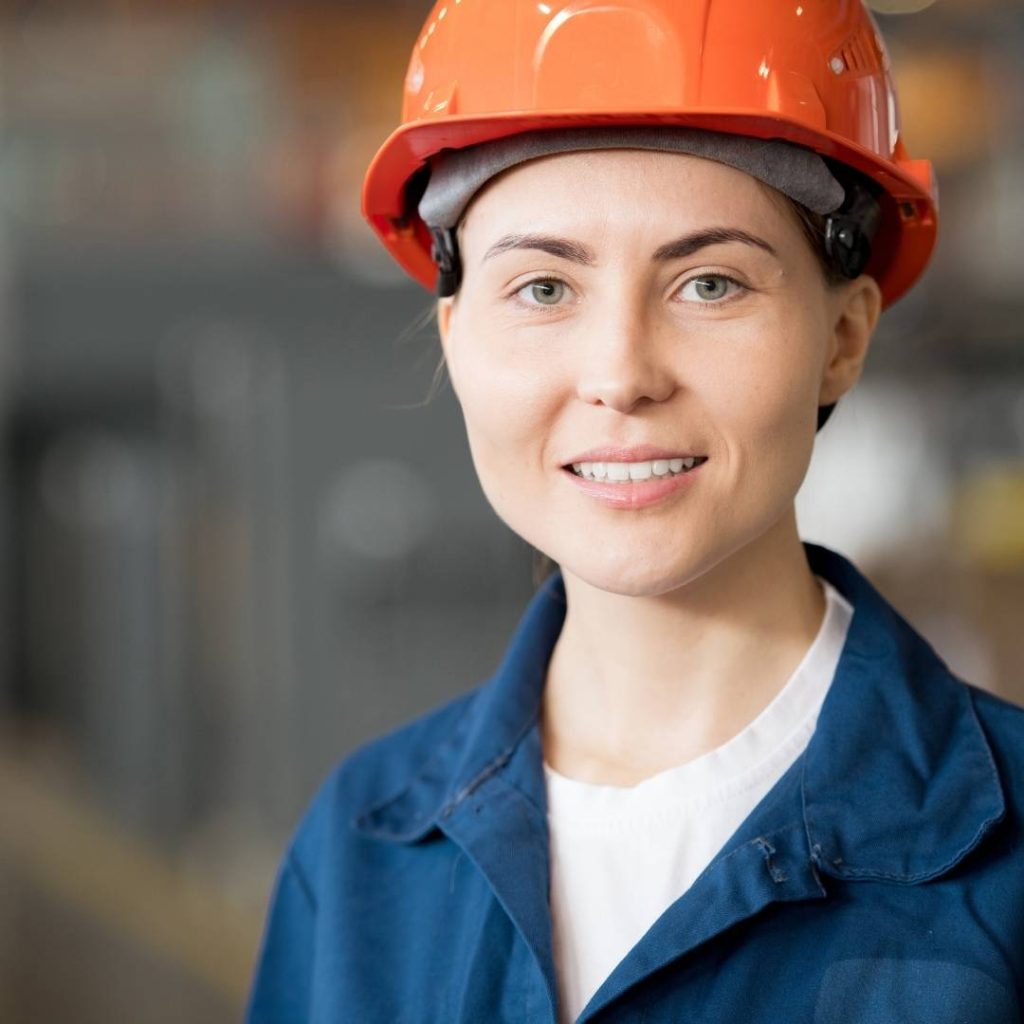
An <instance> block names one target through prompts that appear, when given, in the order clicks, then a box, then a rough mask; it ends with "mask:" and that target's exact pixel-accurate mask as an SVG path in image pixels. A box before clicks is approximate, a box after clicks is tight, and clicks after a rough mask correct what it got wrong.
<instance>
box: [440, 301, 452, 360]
mask: <svg viewBox="0 0 1024 1024" xmlns="http://www.w3.org/2000/svg"><path fill="white" fill-rule="evenodd" d="M454 307H455V298H454V296H450V297H448V298H444V299H438V300H437V332H438V334H440V336H441V351H442V352H443V353H444V358H445V361H447V359H448V345H449V339H450V338H451V333H452V313H453V312H454Z"/></svg>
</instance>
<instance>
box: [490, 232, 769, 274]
mask: <svg viewBox="0 0 1024 1024" xmlns="http://www.w3.org/2000/svg"><path fill="white" fill-rule="evenodd" d="M726 242H742V243H744V244H745V245H752V246H755V247H757V248H758V249H763V250H764V251H765V252H767V253H770V254H771V255H772V256H774V257H775V258H776V259H778V256H779V254H778V253H777V252H776V251H775V248H774V246H772V245H770V244H769V243H768V242H766V241H765V240H764V239H763V238H758V237H757V235H752V234H750V232H748V231H743V230H741V229H740V228H706V229H704V230H703V231H694V232H691V233H690V234H688V235H683V236H681V237H680V238H676V239H674V240H673V241H671V242H666V243H665V244H664V245H662V246H659V247H658V248H657V249H655V251H654V255H653V256H652V257H651V258H652V259H653V260H654V261H655V262H657V263H666V262H668V261H669V260H679V259H684V258H685V257H687V256H692V255H693V254H694V253H695V252H699V251H700V250H701V249H704V248H706V247H707V246H709V245H723V244H725V243H726ZM513 249H533V250H537V251H539V252H546V253H548V254H549V255H551V256H557V257H559V258H560V259H563V260H569V261H570V262H572V263H581V264H583V265H584V266H588V267H592V266H594V265H595V264H596V263H597V257H596V256H595V254H594V251H593V250H592V249H589V248H588V247H587V246H585V245H583V244H581V243H580V242H574V241H572V240H571V239H569V238H557V237H555V236H553V235H505V236H504V237H503V238H499V239H498V241H497V242H495V243H494V245H492V246H491V247H490V248H489V249H488V250H487V252H485V253H484V257H483V260H481V261H480V262H481V263H482V262H484V260H489V259H491V258H492V257H494V256H500V255H501V254H502V253H504V252H509V251H511V250H513Z"/></svg>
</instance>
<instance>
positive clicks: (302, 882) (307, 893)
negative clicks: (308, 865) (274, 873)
mask: <svg viewBox="0 0 1024 1024" xmlns="http://www.w3.org/2000/svg"><path fill="white" fill-rule="evenodd" d="M285 866H286V867H287V868H288V870H290V871H291V873H292V874H293V875H294V876H295V880H296V882H298V884H299V888H300V889H301V890H302V895H303V896H304V897H305V899H306V902H307V903H308V904H309V909H310V911H311V912H312V913H314V914H315V913H316V912H317V899H316V895H315V894H314V892H313V886H312V885H311V884H310V881H309V877H308V875H307V874H306V869H305V868H304V867H303V866H302V863H301V862H300V861H299V858H298V855H297V854H296V853H295V850H294V849H289V850H288V853H287V856H286V857H285Z"/></svg>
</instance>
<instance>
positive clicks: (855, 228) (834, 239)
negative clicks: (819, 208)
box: [825, 183, 882, 279]
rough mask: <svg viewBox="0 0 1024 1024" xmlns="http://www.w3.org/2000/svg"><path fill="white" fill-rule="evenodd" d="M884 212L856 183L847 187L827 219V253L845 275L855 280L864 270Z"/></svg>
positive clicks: (869, 194)
mask: <svg viewBox="0 0 1024 1024" xmlns="http://www.w3.org/2000/svg"><path fill="white" fill-rule="evenodd" d="M881 215H882V209H881V207H880V206H879V205H878V200H877V199H875V197H874V196H872V195H871V193H870V192H869V191H868V190H867V189H866V188H864V186H863V185H860V184H858V183H853V184H850V185H848V186H847V189H846V199H845V200H844V202H843V205H842V206H841V207H839V209H838V210H836V212H835V213H830V214H829V215H828V217H827V218H826V220H825V252H826V253H827V255H828V257H829V259H830V260H831V261H832V262H833V263H835V264H836V266H838V268H839V269H840V271H841V272H842V274H843V276H844V277H848V278H850V279H853V278H855V277H859V276H860V275H861V274H862V273H863V272H864V268H865V267H866V266H867V265H868V260H870V259H871V242H872V239H874V237H875V232H876V231H877V230H878V222H879V220H880V219H881Z"/></svg>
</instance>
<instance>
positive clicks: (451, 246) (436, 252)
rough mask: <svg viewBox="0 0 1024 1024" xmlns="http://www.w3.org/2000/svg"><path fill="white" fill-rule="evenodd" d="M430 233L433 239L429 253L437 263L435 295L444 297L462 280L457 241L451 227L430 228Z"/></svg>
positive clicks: (452, 291) (454, 289) (456, 287)
mask: <svg viewBox="0 0 1024 1024" xmlns="http://www.w3.org/2000/svg"><path fill="white" fill-rule="evenodd" d="M430 235H431V237H432V238H433V240H434V245H433V248H432V249H431V251H430V255H431V258H432V259H433V260H434V262H435V263H436V264H437V296H438V298H440V299H446V298H448V297H449V296H451V295H454V294H455V293H456V292H457V291H458V290H459V282H460V281H461V280H462V262H461V260H460V259H459V243H458V241H457V240H456V238H455V232H454V230H452V228H431V229H430Z"/></svg>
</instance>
